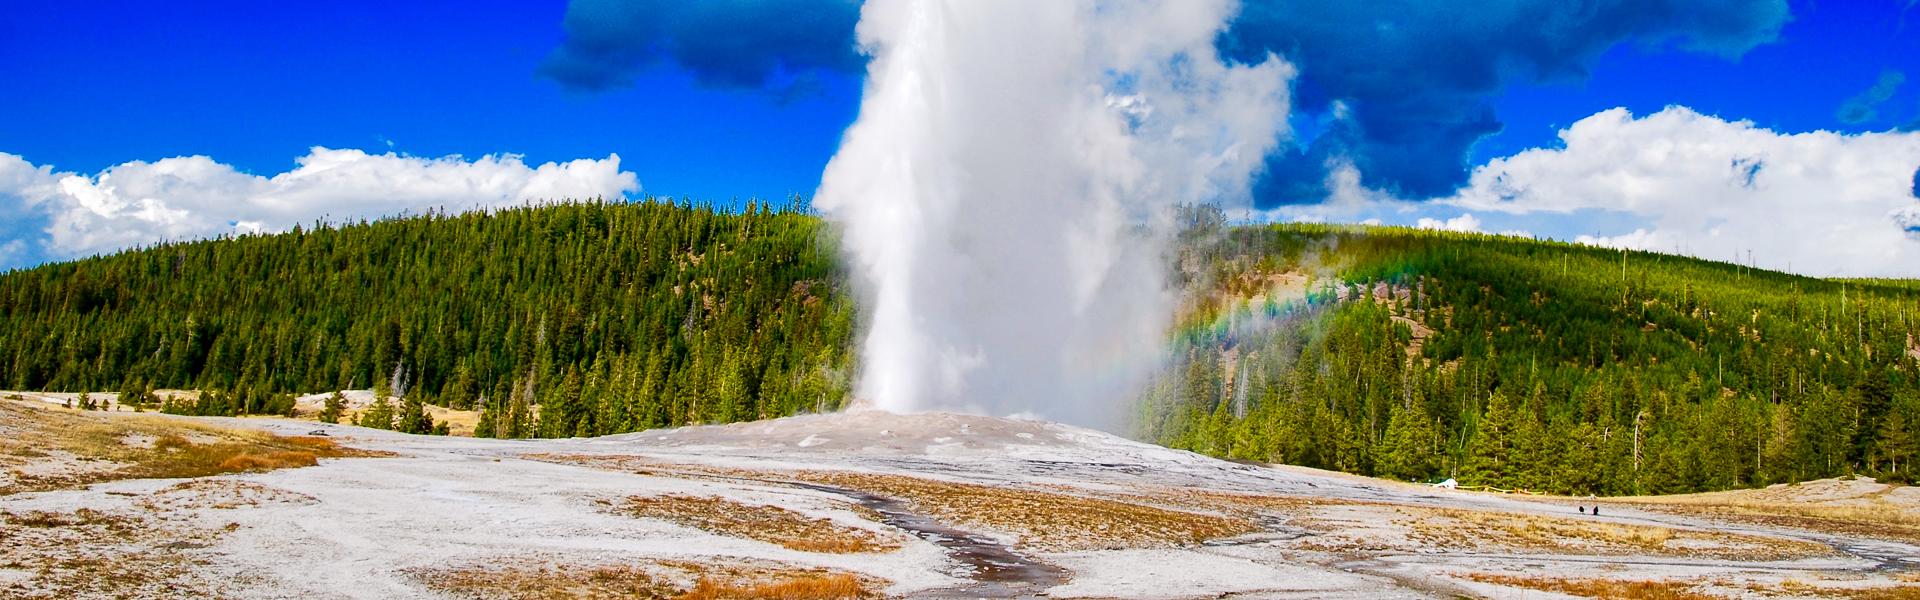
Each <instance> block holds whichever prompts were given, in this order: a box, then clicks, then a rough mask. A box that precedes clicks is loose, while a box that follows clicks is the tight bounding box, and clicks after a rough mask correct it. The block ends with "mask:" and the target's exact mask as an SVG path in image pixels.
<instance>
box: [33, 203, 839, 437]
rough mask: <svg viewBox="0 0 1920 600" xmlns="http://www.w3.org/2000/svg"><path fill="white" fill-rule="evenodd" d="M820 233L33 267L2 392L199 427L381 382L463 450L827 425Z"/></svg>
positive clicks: (651, 215) (543, 230)
mask: <svg viewBox="0 0 1920 600" xmlns="http://www.w3.org/2000/svg"><path fill="white" fill-rule="evenodd" d="M821 231H822V227H821V225H820V223H819V221H818V220H817V219H814V218H812V217H808V216H805V215H802V214H798V213H795V212H791V211H775V210H770V209H768V208H765V207H754V206H749V207H748V208H746V209H745V210H743V211H740V212H738V213H732V212H724V211H716V210H714V209H712V208H710V207H690V206H678V205H673V204H667V203H659V202H642V203H633V204H625V203H621V204H601V203H583V204H560V205H550V206H541V207H533V208H516V209H507V210H500V211H496V212H492V213H469V214H462V215H445V214H431V215H424V216H416V217H411V218H400V219H391V220H385V221H380V222H377V223H359V224H353V225H348V226H341V227H333V226H327V225H319V226H316V227H314V228H312V229H308V230H305V231H294V232H291V233H286V234H281V235H267V236H245V237H240V238H235V239H228V240H218V241H204V242H190V243H180V244H166V245H162V246H159V247H154V248H148V249H143V250H138V251H132V252H126V253H122V254H118V255H114V256H108V257H102V258H93V259H88V260H82V261H78V262H73V263H66V264H55V265H47V266H43V267H39V268H35V269H31V270H25V271H19V272H13V273H8V274H6V275H4V276H0V382H3V383H4V384H5V385H7V386H10V387H12V388H14V389H48V390H71V391H80V390H89V389H92V390H101V389H116V390H118V389H142V388H144V389H152V388H194V389H211V390H219V391H221V392H224V393H221V394H216V395H214V396H212V397H211V398H210V399H209V400H207V401H203V402H202V403H201V405H200V406H192V407H179V410H182V411H183V412H196V413H202V414H235V413H245V412H282V411H285V410H288V409H289V408H290V406H291V402H290V399H288V398H287V397H285V396H282V395H281V394H284V393H289V392H312V391H317V390H335V389H343V388H366V387H373V386H375V385H377V384H385V385H387V386H390V387H392V388H394V389H395V390H396V391H404V392H406V394H405V395H406V397H408V398H416V399H422V400H425V401H427V402H432V403H437V404H443V405H447V406H452V407H456V408H465V407H469V406H473V405H476V404H478V405H480V406H481V407H482V408H488V409H490V410H488V411H487V412H488V414H487V415H486V416H485V417H484V418H485V419H486V421H484V422H483V423H482V429H483V432H482V433H488V432H489V431H484V430H491V433H494V434H496V435H501V436H511V437H519V436H532V435H543V436H571V435H594V434H604V433H613V432H621V431H631V430H635V429H644V428H647V427H653V426H660V425H675V424H682V423H691V422H713V421H732V420H744V419H756V418H764V417H772V416H780V415H787V414H792V413H794V412H795V411H799V410H821V409H833V408H836V407H838V406H839V403H840V402H841V399H842V398H844V397H845V396H846V392H845V385H846V384H845V381H846V377H845V374H846V373H847V370H848V368H849V354H848V352H847V348H849V344H850V336H851V332H852V329H853V325H854V323H853V310H852V306H851V304H850V303H849V302H847V301H846V300H845V299H844V295H843V294H841V293H840V292H838V291H837V285H838V284H837V283H836V282H837V281H838V280H839V278H838V276H837V275H836V267H835V263H834V251H833V249H832V248H831V246H830V245H828V244H823V243H821V241H822V238H821ZM536 404H537V405H538V406H539V407H540V414H538V415H535V414H532V412H531V410H530V409H529V408H528V407H529V406H533V405H536ZM536 423H537V426H536V425H535V424H536ZM496 424H497V425H496Z"/></svg>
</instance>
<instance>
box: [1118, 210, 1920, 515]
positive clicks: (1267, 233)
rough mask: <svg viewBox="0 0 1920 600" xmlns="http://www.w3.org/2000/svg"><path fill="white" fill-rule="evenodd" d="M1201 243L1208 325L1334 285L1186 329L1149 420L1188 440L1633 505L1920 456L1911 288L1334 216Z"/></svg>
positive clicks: (1891, 464) (1249, 453)
mask: <svg viewBox="0 0 1920 600" xmlns="http://www.w3.org/2000/svg"><path fill="white" fill-rule="evenodd" d="M1183 253H1184V254H1185V256H1184V257H1183V260H1182V264H1183V265H1187V267H1186V268H1185V269H1183V272H1182V275H1183V276H1184V277H1186V278H1188V280H1189V281H1190V289H1192V290H1195V291H1196V292H1195V293H1194V294H1192V296H1193V297H1194V298H1195V300H1194V301H1192V303H1191V304H1190V307H1189V309H1190V310H1189V313H1188V314H1187V315H1185V316H1183V317H1182V319H1183V321H1184V322H1185V323H1186V324H1191V323H1193V322H1199V321H1205V320H1208V319H1216V320H1217V319H1219V318H1220V317H1221V316H1222V315H1223V314H1227V313H1230V312H1231V311H1233V310H1236V308H1235V306H1234V304H1233V301H1232V300H1231V299H1234V298H1242V299H1244V298H1248V297H1251V296H1254V295H1259V294H1263V293H1269V290H1268V289H1266V288H1264V287H1262V286H1261V285H1257V284H1256V285H1251V286H1250V285H1247V284H1246V283H1245V282H1248V281H1256V282H1257V281H1265V280H1264V279H1262V278H1261V277H1260V276H1261V275H1263V274H1272V273H1279V272H1293V273H1301V272H1306V273H1313V274H1314V277H1315V278H1314V281H1313V283H1310V284H1308V286H1309V290H1308V292H1307V293H1306V294H1304V296H1303V297H1302V298H1301V299H1298V300H1296V301H1292V302H1287V303H1280V304H1272V303H1269V304H1267V305H1264V306H1260V307H1257V309H1256V310H1252V311H1247V310H1245V307H1240V308H1239V309H1238V310H1241V312H1243V313H1249V312H1250V314H1251V315H1252V316H1251V317H1246V318H1243V319H1242V320H1252V321H1258V325H1259V326H1257V327H1239V328H1194V327H1183V328H1182V329H1181V331H1182V332H1185V333H1183V334H1182V336H1181V337H1179V338H1178V339H1176V340H1175V341H1174V347H1175V358H1176V360H1175V361H1174V363H1175V367H1174V368H1172V369H1170V370H1169V372H1168V373H1166V374H1165V375H1164V376H1162V377H1161V378H1159V379H1158V380H1157V381H1156V382H1155V384H1154V385H1153V386H1152V387H1151V388H1150V389H1149V390H1147V391H1146V392H1145V394H1144V396H1145V397H1144V399H1143V401H1142V403H1141V412H1140V418H1139V419H1138V421H1139V427H1140V430H1139V432H1138V433H1139V434H1140V435H1142V436H1144V437H1147V438H1149V439H1155V440H1157V441H1160V442H1162V443H1165V444H1168V445H1172V446H1176V447H1182V448H1188V449H1193V450H1196V451H1200V452H1204V453H1208V454H1213V455H1217V456H1226V457H1234V458H1245V459H1256V460H1268V461H1275V462H1286V463H1292V464H1300V465H1307V466H1313V467H1321V468H1328V469H1337V470H1342V471H1347V472H1353V473H1360V474H1366V475H1377V476H1385V477H1393V478H1399V479H1406V480H1415V481H1432V480H1437V479H1440V478H1445V477H1457V478H1458V479H1459V481H1461V482H1462V483H1465V484H1470V485H1489V486H1494V487H1499V488H1516V489H1527V490H1536V491H1547V492H1558V493H1572V494H1615V495H1618V494H1655V493H1679V492H1692V491H1702V490H1718V489H1729V488H1737V487H1750V486H1758V485H1765V484H1771V483H1778V482H1789V481H1802V480H1808V479H1816V478H1822V477H1832V476H1839V475H1848V474H1868V475H1873V476H1877V477H1880V478H1882V479H1883V480H1893V481H1906V480H1908V479H1910V478H1911V477H1912V466H1911V463H1912V461H1913V460H1914V459H1915V457H1916V454H1920V447H1917V445H1916V439H1915V431H1916V428H1920V384H1917V379H1916V376H1915V375H1916V370H1917V369H1920V345H1916V342H1915V340H1914V339H1913V337H1912V333H1911V332H1913V331H1914V325H1915V324H1916V323H1915V322H1916V321H1920V290H1917V289H1916V286H1915V285H1914V283H1913V282H1911V281H1874V280H1822V279H1814V278H1807V277H1796V276H1792V275H1787V274H1782V273H1775V272H1768V271H1761V270H1757V269H1752V268H1748V267H1743V266H1740V265H1733V264H1725V263H1716V262H1710V261H1703V260H1696V259H1690V258H1681V257H1675V256H1664V255H1658V254H1651V253H1643V252H1622V251H1620V250H1609V249H1602V248H1593V247H1586V246H1577V245H1570V244H1563V243H1556V242H1539V241H1533V240H1524V239H1516V238H1508V237H1497V236H1486V235H1474V234H1457V233H1444V232H1431V231H1418V230H1409V229H1395V228H1349V227H1336V226H1320V225H1281V226H1266V227H1241V228H1225V227H1219V228H1216V230H1215V231H1214V233H1213V234H1212V235H1211V236H1210V237H1207V238H1206V241H1204V242H1194V243H1189V244H1188V245H1187V246H1186V247H1185V248H1184V249H1183ZM1236 286H1238V287H1236ZM1201 290H1204V291H1201ZM1222 298H1224V299H1226V300H1222ZM1228 373H1232V377H1228V376H1227V374H1228Z"/></svg>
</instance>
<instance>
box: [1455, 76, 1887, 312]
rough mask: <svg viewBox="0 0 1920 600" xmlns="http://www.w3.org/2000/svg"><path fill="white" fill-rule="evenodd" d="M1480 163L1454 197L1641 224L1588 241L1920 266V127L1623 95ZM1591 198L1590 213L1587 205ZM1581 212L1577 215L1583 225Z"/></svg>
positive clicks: (1801, 263) (1838, 266)
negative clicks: (1769, 119)
mask: <svg viewBox="0 0 1920 600" xmlns="http://www.w3.org/2000/svg"><path fill="white" fill-rule="evenodd" d="M1560 138H1561V140H1562V141H1563V142H1564V147H1562V148H1537V149H1532V150H1527V151H1524V152H1521V153H1519V154H1516V155H1513V156H1509V157H1506V158H1498V159H1494V160H1492V161H1490V162H1488V163H1487V164H1486V165H1484V166H1481V167H1479V168H1477V169H1475V170H1474V173H1473V177H1472V180H1471V183H1469V185H1468V186H1467V187H1466V188H1463V189H1462V190H1460V192H1459V193H1458V194H1457V195H1456V196H1455V197H1454V198H1451V199H1448V200H1445V201H1443V202H1444V203H1446V204H1448V205H1452V206H1456V207H1462V208H1467V209H1471V210H1477V211H1483V212H1501V213H1508V214H1511V215H1531V216H1533V218H1534V219H1536V220H1546V221H1551V220H1554V219H1555V218H1559V219H1566V218H1570V217H1575V218H1577V217H1578V215H1579V214H1591V213H1593V212H1594V211H1603V212H1612V213H1625V214H1626V215H1628V216H1631V217H1633V220H1634V221H1637V222H1638V225H1636V226H1634V229H1633V230H1632V231H1618V232H1597V234H1594V235H1582V236H1579V237H1578V238H1577V240H1578V241H1582V242H1586V243H1592V244H1599V245H1607V246H1616V247H1629V248H1636V249H1646V250H1660V251H1672V250H1674V249H1676V248H1678V249H1681V250H1683V251H1685V252H1687V253H1690V254H1694V255H1696V256H1701V257H1704V258H1709V259H1718V260H1732V259H1734V258H1735V257H1739V258H1740V259H1741V260H1742V261H1745V260H1746V258H1747V256H1748V254H1747V253H1748V252H1749V251H1751V253H1752V254H1751V256H1752V259H1753V260H1754V262H1757V263H1759V264H1760V265H1762V266H1766V267H1770V268H1777V269H1786V268H1789V266H1791V268H1792V269H1793V270H1795V271H1799V272H1803V273H1809V274H1814V275H1914V274H1920V240H1916V239H1914V238H1913V237H1911V236H1909V235H1908V234H1907V233H1906V232H1905V231H1904V229H1905V228H1906V227H1909V226H1911V225H1913V224H1916V223H1920V200H1916V199H1915V198H1914V197H1913V178H1914V172H1915V170H1916V169H1920V133H1895V132H1888V133H1862V134H1840V133H1833V132H1826V131H1816V132H1811V133H1799V134H1783V133H1776V132H1773V131H1770V130H1767V129H1763V128H1760V127H1756V126H1754V125H1753V124H1752V123H1750V122H1746V121H1738V122H1728V121H1723V120H1720V119H1717V118H1714V117H1710V116H1705V115H1701V114H1699V113H1696V112H1693V111H1692V110H1689V109H1686V108H1683V107H1671V108H1668V109H1666V110H1663V111H1661V112H1658V113H1655V114H1652V115H1648V116H1646V117H1642V118H1637V119H1636V118H1634V116H1633V115H1632V114H1630V113H1628V112H1627V111H1626V110H1625V109H1613V110H1608V111H1604V112H1601V113H1598V114H1595V115H1593V116H1590V117H1587V118H1585V119H1582V120H1580V121H1579V122H1577V123H1574V124H1573V126H1572V127H1570V128H1568V129H1566V130H1565V131H1562V132H1561V133H1560ZM1582 211H1585V213H1582ZM1576 226H1577V225H1576Z"/></svg>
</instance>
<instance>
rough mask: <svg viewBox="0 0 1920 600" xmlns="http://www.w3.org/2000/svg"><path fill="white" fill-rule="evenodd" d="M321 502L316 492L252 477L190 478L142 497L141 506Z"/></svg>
mask: <svg viewBox="0 0 1920 600" xmlns="http://www.w3.org/2000/svg"><path fill="white" fill-rule="evenodd" d="M318 502H319V501H318V500H315V499H314V498H313V496H308V495H306V494H301V493H297V492H291V491H287V490H283V489H280V488H276V487H270V486H265V485H261V484H258V483H253V482H251V481H239V480H233V479H190V480H187V481H183V482H180V483H176V484H173V485H172V486H168V487H167V488H165V489H162V490H160V491H158V492H154V493H152V494H149V495H147V496H146V497H144V498H141V499H140V506H141V507H142V508H146V509H149V510H154V511H173V510H193V509H215V510H228V509H236V508H257V507H262V506H305V505H311V504H316V503H318Z"/></svg>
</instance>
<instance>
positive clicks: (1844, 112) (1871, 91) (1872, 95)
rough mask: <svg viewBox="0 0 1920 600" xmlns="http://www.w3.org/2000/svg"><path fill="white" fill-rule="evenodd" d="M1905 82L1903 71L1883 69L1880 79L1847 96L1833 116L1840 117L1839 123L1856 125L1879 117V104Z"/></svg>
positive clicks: (1884, 101) (1905, 76)
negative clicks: (1851, 95) (1868, 86)
mask: <svg viewBox="0 0 1920 600" xmlns="http://www.w3.org/2000/svg"><path fill="white" fill-rule="evenodd" d="M1906 82H1907V75H1906V74H1905V73H1901V72H1899V71H1893V70H1888V71H1883V72H1881V73H1880V79H1879V80H1877V81H1875V82H1874V83H1873V87H1870V88H1867V89H1866V91H1863V92H1860V94H1859V95H1857V96H1854V97H1852V98H1848V99H1847V101H1846V102H1845V103H1843V104H1841V105H1840V110H1839V112H1837V113H1835V114H1834V118H1837V119H1840V122H1841V123H1846V124H1849V125H1858V124H1860V123H1865V122H1868V121H1873V120H1875V119H1879V118H1880V105H1881V104H1885V103H1886V102H1887V100H1891V99H1893V93H1894V92H1897V91H1900V84H1903V83H1906Z"/></svg>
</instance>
